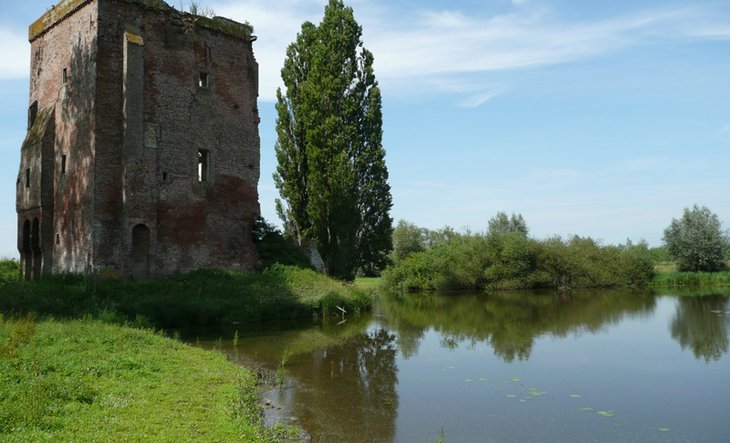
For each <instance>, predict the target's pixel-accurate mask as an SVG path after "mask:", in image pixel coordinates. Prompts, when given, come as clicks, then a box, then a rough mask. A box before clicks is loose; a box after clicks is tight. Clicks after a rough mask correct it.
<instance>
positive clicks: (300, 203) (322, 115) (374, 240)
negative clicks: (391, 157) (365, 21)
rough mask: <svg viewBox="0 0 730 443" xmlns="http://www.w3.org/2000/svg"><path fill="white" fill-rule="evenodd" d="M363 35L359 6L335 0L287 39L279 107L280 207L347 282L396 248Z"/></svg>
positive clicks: (292, 228) (375, 91)
mask: <svg viewBox="0 0 730 443" xmlns="http://www.w3.org/2000/svg"><path fill="white" fill-rule="evenodd" d="M361 37H362V28H361V27H360V25H358V23H357V22H356V21H355V18H354V16H353V12H352V8H350V7H346V6H345V5H344V4H343V2H342V1H341V0H330V2H329V4H328V5H327V6H326V7H325V11H324V19H323V20H322V22H321V23H320V24H319V25H314V24H312V23H310V22H305V23H304V24H303V25H302V29H301V31H300V33H299V34H298V35H297V39H296V41H295V42H294V43H292V44H291V45H289V48H288V49H287V56H286V60H285V61H284V67H283V68H282V70H281V77H282V79H283V81H284V86H285V87H286V93H282V91H281V90H280V89H279V90H277V104H276V111H277V114H278V117H277V121H276V131H277V136H278V139H277V143H276V147H275V150H276V157H277V160H278V166H277V168H276V172H275V173H274V181H275V183H276V187H277V188H278V189H279V194H280V195H281V200H277V212H278V213H279V216H280V217H281V218H282V220H283V222H284V226H285V229H286V230H287V231H288V232H290V233H291V234H293V235H294V237H295V238H296V239H297V241H299V243H300V244H303V243H305V242H308V241H312V242H314V243H315V244H316V246H317V248H318V250H319V252H320V254H322V256H323V259H324V262H325V266H326V270H327V273H328V274H330V275H334V276H337V277H341V278H347V279H350V278H353V277H354V275H355V272H356V271H357V270H358V269H360V270H362V271H364V272H365V273H373V272H375V271H377V270H378V269H382V267H384V265H385V263H386V260H387V254H388V252H389V251H390V250H391V249H392V239H391V237H392V230H393V229H392V223H393V220H392V219H391V218H390V214H389V212H390V208H391V206H392V198H391V195H390V186H389V185H388V169H387V167H386V165H385V150H384V149H383V146H382V135H383V130H382V111H381V96H380V89H379V87H378V82H377V80H376V79H375V74H374V72H373V55H372V53H370V52H369V51H368V50H367V49H364V48H363V46H362V40H361Z"/></svg>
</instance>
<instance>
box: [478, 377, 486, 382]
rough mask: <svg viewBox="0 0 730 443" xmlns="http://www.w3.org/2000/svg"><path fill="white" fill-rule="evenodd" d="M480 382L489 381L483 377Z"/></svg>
mask: <svg viewBox="0 0 730 443" xmlns="http://www.w3.org/2000/svg"><path fill="white" fill-rule="evenodd" d="M479 381H487V379H486V378H484V377H482V378H480V379H479Z"/></svg>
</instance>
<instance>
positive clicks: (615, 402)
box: [396, 297, 730, 442]
mask: <svg viewBox="0 0 730 443" xmlns="http://www.w3.org/2000/svg"><path fill="white" fill-rule="evenodd" d="M677 304H678V302H677V300H676V299H673V298H669V297H664V298H660V299H658V300H657V303H656V308H655V310H654V312H653V314H652V315H646V313H644V314H643V315H628V316H626V317H625V318H624V319H623V321H621V322H620V323H619V324H614V325H608V326H606V327H604V328H602V329H601V330H600V331H599V332H597V333H595V334H594V333H587V332H583V333H577V334H568V335H567V336H565V337H555V336H551V335H549V334H547V335H545V336H541V337H538V338H536V339H535V340H534V342H533V345H532V352H531V354H530V357H529V359H528V360H525V361H518V360H516V361H514V362H512V363H505V362H504V361H503V360H502V359H500V358H498V357H496V356H495V354H494V352H493V349H492V348H491V347H490V346H489V345H488V344H485V343H477V344H472V343H471V341H470V340H464V341H462V342H460V343H459V346H458V347H457V348H455V349H450V350H445V349H444V348H443V347H442V345H441V341H442V337H441V335H440V334H439V333H436V332H435V331H434V330H433V329H431V330H429V331H428V332H427V333H426V334H425V335H424V337H423V339H422V342H421V345H420V347H419V351H418V354H417V355H416V356H412V357H410V358H409V359H402V358H399V359H398V363H397V364H398V372H399V380H400V383H399V386H398V394H399V400H400V408H401V409H400V411H401V412H400V413H399V415H398V421H397V423H396V430H397V434H396V436H397V438H396V439H397V440H398V441H422V440H423V439H424V438H427V436H428V432H425V431H426V430H429V431H430V433H431V434H433V435H436V434H438V432H439V431H440V428H441V427H442V426H443V427H444V432H445V434H446V437H447V441H450V442H451V441H491V440H490V439H493V441H536V440H539V441H723V440H726V439H728V438H730V424H729V423H728V420H727V411H729V410H730V361H729V360H730V359H729V358H728V356H727V352H725V354H724V355H723V356H722V357H721V359H720V360H719V361H717V362H715V361H713V362H711V363H709V364H708V363H706V362H705V360H704V359H703V358H701V359H697V358H695V357H694V356H693V354H692V352H691V351H690V350H684V351H683V350H682V348H681V347H680V346H679V345H678V343H677V342H676V341H674V340H673V339H672V338H671V336H670V331H669V328H670V322H671V321H672V319H673V318H674V316H675V314H676V313H677ZM721 320H722V322H723V323H726V320H725V319H721ZM727 330H728V329H727V328H726V329H725V337H727ZM514 377H518V378H519V380H520V381H519V382H512V379H513V378H514ZM484 378H486V380H480V379H484ZM467 380H470V381H467ZM531 388H535V389H539V390H540V391H544V392H547V394H545V395H542V396H539V397H537V398H531V391H530V389H531ZM571 394H576V395H580V397H571ZM509 395H514V396H515V397H514V398H511V397H508V396H509ZM519 400H525V401H522V402H520V401H519ZM580 408H593V411H580V410H579V409H580ZM402 411H408V413H404V412H402ZM600 411H606V412H608V411H612V412H613V414H614V416H613V417H604V416H601V415H599V414H598V412H600ZM659 428H669V431H666V432H662V431H660V430H659ZM434 433H435V434H434Z"/></svg>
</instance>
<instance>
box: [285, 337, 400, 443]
mask: <svg viewBox="0 0 730 443" xmlns="http://www.w3.org/2000/svg"><path fill="white" fill-rule="evenodd" d="M395 338H396V337H395V335H393V334H391V333H389V332H387V331H386V330H384V329H378V330H375V331H370V332H367V333H363V334H360V335H357V336H355V337H353V338H351V339H348V340H346V341H345V342H343V343H341V344H339V345H337V346H333V347H330V348H326V349H323V350H319V351H315V352H313V353H311V354H310V355H308V356H307V357H305V358H306V359H311V362H302V361H299V360H300V358H298V359H297V362H296V363H294V364H293V365H292V366H291V367H289V368H288V369H289V370H290V371H291V373H292V375H294V376H295V377H296V378H300V379H303V380H308V383H307V387H306V389H302V390H299V391H298V392H297V394H296V395H297V396H298V397H299V398H297V400H296V401H295V402H294V408H295V409H294V411H293V412H294V414H295V415H297V416H298V417H299V418H300V419H301V421H302V424H304V426H305V428H306V429H307V430H308V431H309V432H310V434H311V435H312V437H313V440H314V441H358V442H359V441H378V442H379V441H392V440H393V437H394V434H395V417H396V413H397V409H398V395H397V393H396V384H397V381H398V378H397V367H396V363H395V356H396V346H395ZM308 371H309V372H311V373H309V374H304V372H308Z"/></svg>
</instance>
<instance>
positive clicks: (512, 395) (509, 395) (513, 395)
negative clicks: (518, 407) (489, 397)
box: [505, 394, 517, 398]
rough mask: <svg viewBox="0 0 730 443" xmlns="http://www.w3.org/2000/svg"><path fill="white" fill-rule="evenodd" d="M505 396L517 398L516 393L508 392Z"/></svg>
mask: <svg viewBox="0 0 730 443" xmlns="http://www.w3.org/2000/svg"><path fill="white" fill-rule="evenodd" d="M505 397H507V398H516V397H517V396H516V395H515V394H507V395H506V396H505Z"/></svg>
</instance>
